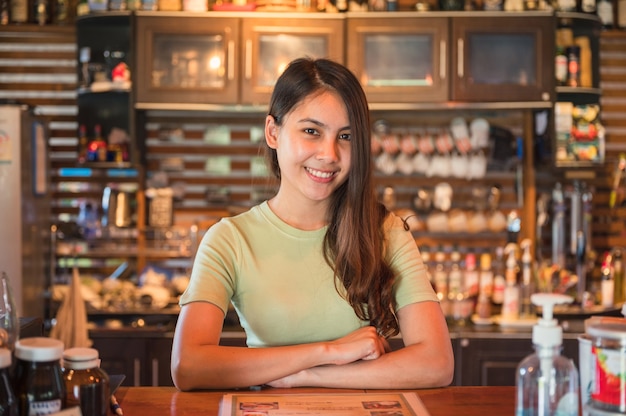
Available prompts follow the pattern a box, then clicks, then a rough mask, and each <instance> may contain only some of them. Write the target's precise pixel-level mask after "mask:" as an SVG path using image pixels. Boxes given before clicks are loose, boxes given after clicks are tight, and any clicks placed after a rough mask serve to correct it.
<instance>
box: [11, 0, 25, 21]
mask: <svg viewBox="0 0 626 416" xmlns="http://www.w3.org/2000/svg"><path fill="white" fill-rule="evenodd" d="M10 2H11V14H10V21H11V23H18V24H20V23H28V0H10Z"/></svg>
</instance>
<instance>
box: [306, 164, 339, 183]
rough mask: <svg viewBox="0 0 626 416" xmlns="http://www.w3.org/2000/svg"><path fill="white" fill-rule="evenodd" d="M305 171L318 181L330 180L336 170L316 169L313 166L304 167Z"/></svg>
mask: <svg viewBox="0 0 626 416" xmlns="http://www.w3.org/2000/svg"><path fill="white" fill-rule="evenodd" d="M304 169H306V171H307V173H308V174H309V175H311V176H312V177H313V179H314V180H316V181H320V182H330V181H331V180H332V179H333V177H334V176H335V175H336V173H337V172H331V171H324V170H317V169H314V168H309V167H305V168H304Z"/></svg>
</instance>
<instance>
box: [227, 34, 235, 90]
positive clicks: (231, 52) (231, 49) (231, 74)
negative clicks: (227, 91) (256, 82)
mask: <svg viewBox="0 0 626 416" xmlns="http://www.w3.org/2000/svg"><path fill="white" fill-rule="evenodd" d="M234 79H235V41H232V40H230V41H228V80H229V81H232V80H234Z"/></svg>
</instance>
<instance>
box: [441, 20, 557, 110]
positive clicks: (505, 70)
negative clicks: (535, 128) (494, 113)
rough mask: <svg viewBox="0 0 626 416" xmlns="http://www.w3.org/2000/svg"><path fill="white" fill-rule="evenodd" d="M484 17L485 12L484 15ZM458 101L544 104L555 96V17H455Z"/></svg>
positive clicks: (455, 97) (454, 63)
mask: <svg viewBox="0 0 626 416" xmlns="http://www.w3.org/2000/svg"><path fill="white" fill-rule="evenodd" d="M481 13H482V12H481ZM452 21H453V23H452V25H453V30H452V33H453V42H454V45H453V46H454V48H455V49H454V51H453V53H452V66H453V71H452V73H453V74H454V77H453V91H452V100H454V101H500V102H519V101H542V102H548V101H550V100H552V99H553V97H554V30H555V20H554V17H553V16H551V15H547V14H541V15H538V14H535V15H533V14H532V13H530V14H527V13H525V14H524V15H522V16H518V17H506V16H505V17H502V16H501V15H500V16H499V17H490V16H480V15H475V16H472V17H458V18H457V17H455V18H454V19H452Z"/></svg>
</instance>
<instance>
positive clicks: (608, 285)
mask: <svg viewBox="0 0 626 416" xmlns="http://www.w3.org/2000/svg"><path fill="white" fill-rule="evenodd" d="M612 262H613V256H612V255H611V253H609V252H606V253H604V258H603V259H602V267H601V269H600V270H601V273H602V280H601V282H600V289H601V292H602V306H603V307H605V308H610V307H612V306H613V298H614V294H615V280H613V277H614V276H613V272H612V267H611V264H612Z"/></svg>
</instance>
